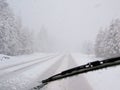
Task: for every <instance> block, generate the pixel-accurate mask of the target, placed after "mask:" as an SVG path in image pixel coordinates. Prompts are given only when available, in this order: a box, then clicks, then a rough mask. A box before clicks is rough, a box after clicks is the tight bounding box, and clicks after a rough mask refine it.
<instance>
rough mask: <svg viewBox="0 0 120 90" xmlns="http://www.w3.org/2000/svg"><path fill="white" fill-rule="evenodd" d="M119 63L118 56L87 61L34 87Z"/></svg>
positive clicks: (40, 86)
mask: <svg viewBox="0 0 120 90" xmlns="http://www.w3.org/2000/svg"><path fill="white" fill-rule="evenodd" d="M119 64H120V57H115V58H109V59H105V60H100V61H93V62H89V63H87V64H85V65H81V66H77V67H74V68H71V69H68V70H65V71H63V72H61V73H59V74H56V75H53V76H51V77H49V78H47V79H45V80H42V82H41V84H40V85H39V86H37V87H34V89H40V88H42V87H44V86H45V85H47V84H48V83H50V82H52V81H55V80H60V79H63V78H67V77H71V76H74V75H78V74H82V73H86V72H90V71H94V70H99V69H102V68H106V67H112V66H116V65H119Z"/></svg>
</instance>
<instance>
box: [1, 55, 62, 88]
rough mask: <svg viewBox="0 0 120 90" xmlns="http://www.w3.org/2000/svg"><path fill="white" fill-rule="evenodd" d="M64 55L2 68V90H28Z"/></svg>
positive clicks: (48, 56)
mask: <svg viewBox="0 0 120 90" xmlns="http://www.w3.org/2000/svg"><path fill="white" fill-rule="evenodd" d="M60 57H62V55H56V54H55V55H47V56H44V57H40V58H38V59H34V60H31V61H26V62H24V63H19V64H17V65H10V66H6V67H4V68H3V67H1V69H0V90H26V89H29V88H30V86H32V85H33V84H34V82H36V80H38V78H39V77H40V74H42V73H43V72H44V71H46V70H47V69H48V68H49V67H50V66H51V65H52V64H54V63H56V62H57V61H58V59H59V58H60Z"/></svg>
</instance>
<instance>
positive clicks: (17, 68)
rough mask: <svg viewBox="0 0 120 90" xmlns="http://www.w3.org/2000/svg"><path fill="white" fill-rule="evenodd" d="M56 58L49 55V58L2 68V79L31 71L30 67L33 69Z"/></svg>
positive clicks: (0, 72)
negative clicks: (8, 75) (9, 75)
mask: <svg viewBox="0 0 120 90" xmlns="http://www.w3.org/2000/svg"><path fill="white" fill-rule="evenodd" d="M54 57H56V56H55V55H48V56H44V57H41V58H37V59H34V60H29V61H26V62H21V63H17V64H14V65H10V66H6V67H1V68H0V77H2V76H6V75H7V74H10V73H12V74H13V73H17V72H20V71H25V70H27V69H29V68H30V67H33V66H36V65H37V64H41V63H43V62H46V61H48V60H50V59H52V58H54Z"/></svg>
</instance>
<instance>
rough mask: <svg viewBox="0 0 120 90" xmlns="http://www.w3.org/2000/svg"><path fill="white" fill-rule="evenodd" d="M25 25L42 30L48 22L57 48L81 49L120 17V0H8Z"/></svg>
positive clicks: (48, 28)
mask: <svg viewBox="0 0 120 90" xmlns="http://www.w3.org/2000/svg"><path fill="white" fill-rule="evenodd" d="M8 1H9V3H10V5H11V7H12V8H13V9H14V12H15V13H16V15H17V16H20V17H21V18H22V21H23V23H24V25H25V26H27V27H29V28H30V29H33V30H34V32H36V31H38V30H40V28H41V26H42V25H44V26H45V27H46V28H47V30H48V32H49V34H50V36H51V37H52V38H53V39H54V40H53V41H56V43H57V44H56V46H55V47H56V48H59V46H61V48H65V47H68V48H69V49H70V48H71V50H72V49H74V50H75V49H76V50H77V49H78V48H79V46H81V43H82V42H84V41H86V40H87V41H89V40H90V41H93V40H94V39H95V36H96V33H97V32H98V31H99V29H100V28H101V27H106V25H109V23H110V22H111V20H112V19H115V18H119V17H120V0H8Z"/></svg>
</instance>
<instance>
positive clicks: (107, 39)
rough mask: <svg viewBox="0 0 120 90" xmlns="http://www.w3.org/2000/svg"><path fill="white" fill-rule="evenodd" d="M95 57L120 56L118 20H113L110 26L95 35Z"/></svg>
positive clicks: (119, 23) (119, 25)
mask: <svg viewBox="0 0 120 90" xmlns="http://www.w3.org/2000/svg"><path fill="white" fill-rule="evenodd" d="M95 54H96V56H97V57H105V58H110V57H118V56H120V19H115V20H113V21H112V22H111V24H110V25H109V26H108V27H107V28H105V29H103V30H100V32H99V33H98V35H97V38H96V44H95Z"/></svg>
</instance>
